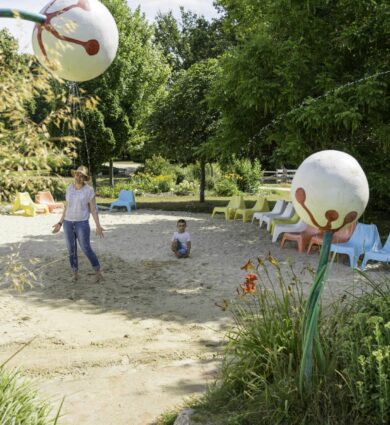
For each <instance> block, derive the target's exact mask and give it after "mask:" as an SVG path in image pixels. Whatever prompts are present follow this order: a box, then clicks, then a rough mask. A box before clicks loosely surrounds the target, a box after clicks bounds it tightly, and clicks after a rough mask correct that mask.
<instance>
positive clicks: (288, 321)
mask: <svg viewBox="0 0 390 425" xmlns="http://www.w3.org/2000/svg"><path fill="white" fill-rule="evenodd" d="M268 260H269V263H268V264H270V266H267V265H266V264H267V261H266V260H263V259H261V258H258V259H257V265H256V266H255V265H254V264H252V263H251V262H248V263H247V264H246V265H245V266H243V268H245V269H246V270H247V271H248V272H249V273H248V274H247V275H246V279H245V282H244V283H243V284H241V285H240V292H241V295H240V297H239V298H238V299H235V300H223V301H222V302H221V303H220V304H217V305H218V306H219V307H221V308H222V309H224V310H225V309H230V310H231V312H232V314H233V317H234V319H235V325H234V326H233V328H232V329H231V330H230V331H229V332H228V334H227V344H226V348H225V353H224V362H223V368H222V372H221V377H220V381H219V382H218V383H217V385H216V386H215V388H214V389H212V390H210V391H209V393H208V394H207V395H206V397H205V398H204V399H203V400H202V401H201V402H200V403H198V405H197V406H196V415H195V419H197V420H198V421H199V420H200V422H201V420H202V419H204V418H207V419H208V420H210V419H211V422H212V423H213V424H215V425H219V424H221V425H222V424H223V425H233V424H234V425H238V424H239V425H260V424H261V425H274V424H289V425H298V424H302V425H311V424H316V425H329V424H332V425H366V424H383V425H385V424H388V423H389V421H390V332H389V329H390V280H389V279H387V281H386V282H383V283H382V284H381V285H379V284H376V283H372V288H373V290H372V291H371V292H370V293H366V294H365V295H364V296H362V297H361V298H359V299H353V300H352V301H351V302H350V304H349V305H348V306H345V305H344V304H343V301H342V300H340V301H339V302H337V303H336V304H334V305H333V306H330V307H329V309H328V310H327V314H326V315H325V314H323V315H322V318H321V320H320V322H319V336H320V338H321V340H322V347H323V350H324V356H325V359H326V362H325V368H324V369H321V368H320V366H319V364H318V363H317V361H316V360H317V359H316V357H314V363H313V390H312V392H311V393H310V394H309V395H307V396H306V397H301V395H300V393H299V389H298V385H299V370H300V363H301V353H302V325H303V319H304V307H305V301H304V297H303V291H302V284H301V283H300V282H299V277H298V275H297V274H295V273H294V271H293V269H292V268H291V269H290V272H289V273H288V274H285V273H283V274H282V273H281V270H280V268H279V265H278V263H277V261H276V260H275V259H274V258H272V257H269V258H268ZM269 267H272V270H271V271H270V270H269ZM256 283H257V288H256ZM211 415H212V417H210V416H211Z"/></svg>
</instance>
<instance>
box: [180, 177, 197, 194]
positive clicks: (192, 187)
mask: <svg viewBox="0 0 390 425" xmlns="http://www.w3.org/2000/svg"><path fill="white" fill-rule="evenodd" d="M198 191H199V185H198V184H196V183H195V182H189V181H187V180H183V181H182V182H181V183H180V184H178V185H177V186H176V189H175V194H176V195H194V194H195V193H196V192H198Z"/></svg>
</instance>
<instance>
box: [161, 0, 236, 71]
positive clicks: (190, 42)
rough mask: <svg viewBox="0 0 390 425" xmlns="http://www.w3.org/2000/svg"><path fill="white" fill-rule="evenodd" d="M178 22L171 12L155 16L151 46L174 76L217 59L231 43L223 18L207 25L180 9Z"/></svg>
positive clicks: (200, 19)
mask: <svg viewBox="0 0 390 425" xmlns="http://www.w3.org/2000/svg"><path fill="white" fill-rule="evenodd" d="M180 12H181V19H180V22H178V21H177V20H176V19H175V17H174V16H173V14H172V12H171V11H170V12H168V13H166V14H162V13H161V12H159V13H158V14H157V16H156V19H155V22H156V23H155V38H154V40H155V43H156V44H157V45H158V46H160V47H161V49H162V51H163V54H164V56H165V58H166V59H167V61H168V63H169V64H170V66H171V68H172V71H173V78H175V74H176V73H177V72H179V71H180V70H182V69H188V68H189V67H191V66H192V65H194V64H195V63H198V62H202V61H205V60H207V59H211V58H217V57H218V56H219V55H221V54H222V53H223V52H224V51H225V50H227V49H228V48H229V47H230V46H231V45H232V44H233V43H234V36H233V35H232V34H233V33H232V32H229V31H228V27H225V26H224V24H223V22H224V18H220V19H213V20H211V21H208V20H207V19H205V17H204V16H198V15H197V14H196V13H193V12H191V11H190V10H184V8H183V7H181V8H180Z"/></svg>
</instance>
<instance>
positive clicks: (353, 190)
mask: <svg viewBox="0 0 390 425" xmlns="http://www.w3.org/2000/svg"><path fill="white" fill-rule="evenodd" d="M291 198H292V202H293V204H294V208H295V210H296V212H297V213H298V214H299V216H300V217H301V218H302V220H303V221H305V223H307V224H309V225H310V226H314V227H317V228H318V229H321V230H330V231H333V232H335V231H337V230H339V229H341V228H342V227H344V226H346V225H348V224H351V223H353V222H355V221H356V220H358V219H359V217H360V216H361V215H362V214H363V212H364V210H365V208H366V206H367V202H368V198H369V188H368V182H367V178H366V175H365V174H364V171H363V170H362V168H361V167H360V165H359V163H358V162H357V161H356V159H355V158H354V157H352V156H351V155H349V154H347V153H345V152H340V151H336V150H326V151H321V152H317V153H315V154H313V155H311V156H309V157H308V158H306V159H305V160H304V161H303V162H302V164H301V165H300V166H299V168H298V170H297V172H296V174H295V176H294V179H293V181H292V186H291Z"/></svg>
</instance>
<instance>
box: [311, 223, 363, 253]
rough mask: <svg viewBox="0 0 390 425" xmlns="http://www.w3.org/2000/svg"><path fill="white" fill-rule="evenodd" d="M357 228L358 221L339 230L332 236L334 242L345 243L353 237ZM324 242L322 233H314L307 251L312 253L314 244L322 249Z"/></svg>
mask: <svg viewBox="0 0 390 425" xmlns="http://www.w3.org/2000/svg"><path fill="white" fill-rule="evenodd" d="M355 228H356V222H355V223H352V224H351V225H350V226H347V227H343V228H342V229H340V230H338V231H337V232H336V233H335V234H334V235H333V238H332V243H344V242H347V241H348V240H349V238H350V237H351V235H352V233H353V231H354V230H355ZM322 242H323V236H322V234H318V235H314V236H313V237H312V238H311V240H310V243H309V247H308V248H307V253H308V254H311V250H312V248H313V247H314V245H317V246H318V248H319V249H320V248H321V246H322Z"/></svg>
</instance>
